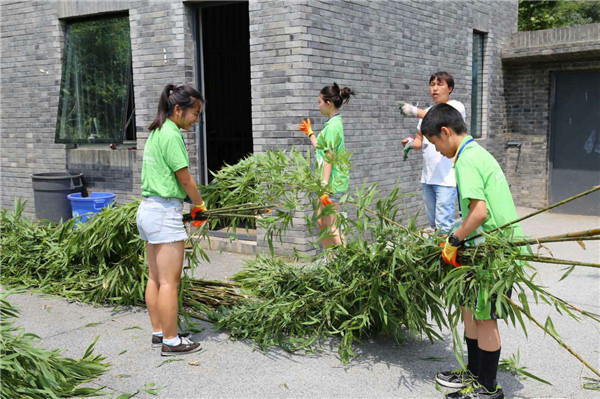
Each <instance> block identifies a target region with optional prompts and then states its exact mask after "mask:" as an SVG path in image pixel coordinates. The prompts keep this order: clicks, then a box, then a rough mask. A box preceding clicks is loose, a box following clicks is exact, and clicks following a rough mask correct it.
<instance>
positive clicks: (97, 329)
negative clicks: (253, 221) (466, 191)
mask: <svg viewBox="0 0 600 399" xmlns="http://www.w3.org/2000/svg"><path fill="white" fill-rule="evenodd" d="M518 211H519V214H520V215H524V214H527V213H529V212H531V211H532V210H531V209H525V208H520V209H519V210H518ZM522 224H523V228H524V231H525V234H527V235H529V236H533V237H541V236H546V235H551V234H557V233H563V232H570V231H579V230H585V229H590V228H598V227H600V218H597V217H589V216H585V217H584V216H572V215H561V214H547V213H546V214H541V215H538V216H535V217H534V218H531V219H529V220H527V221H525V222H523V223H522ZM547 248H548V249H549V250H550V251H551V252H552V253H553V255H554V256H555V257H557V258H565V259H573V260H580V261H584V260H585V261H589V262H595V263H599V262H600V242H599V241H588V242H587V243H586V250H583V249H582V248H581V247H580V246H579V245H578V244H577V243H565V244H548V245H547ZM541 251H542V252H543V251H545V249H542V250H541ZM209 256H210V258H211V263H210V264H205V265H202V266H201V268H200V270H198V272H197V275H196V277H199V278H208V279H223V278H226V277H229V276H232V275H233V274H234V273H235V272H236V271H237V270H240V269H241V268H243V267H244V260H246V259H249V258H250V256H244V255H236V254H231V253H218V252H210V253H209ZM536 266H537V268H538V271H539V277H540V280H541V282H542V283H543V284H545V285H546V286H548V287H549V290H550V291H551V292H552V293H553V294H555V295H557V296H559V297H561V298H564V299H566V300H568V301H570V302H571V303H572V304H574V305H576V306H579V307H582V308H584V309H587V310H589V311H592V312H596V313H600V270H598V269H592V268H585V267H580V268H577V269H576V270H575V271H574V272H573V273H572V274H571V275H570V276H569V277H568V278H567V279H565V280H563V281H559V279H560V277H561V275H562V271H561V269H562V268H563V266H560V265H558V266H557V265H547V264H543V265H541V264H537V265H536ZM9 301H10V302H11V303H13V304H14V305H16V306H17V307H18V308H20V310H21V316H20V318H19V321H18V324H19V325H20V326H22V327H23V328H24V329H25V330H26V331H27V332H32V333H35V334H38V335H39V336H40V337H41V338H42V342H41V343H40V345H42V346H43V347H46V348H51V349H54V348H63V349H64V355H66V356H69V357H76V358H78V357H81V356H82V355H83V353H84V351H85V349H86V348H87V346H88V345H89V344H90V343H91V342H92V340H93V339H94V338H95V337H96V336H100V338H99V340H98V343H97V345H96V352H97V353H101V354H103V355H104V356H106V357H107V361H108V362H110V363H111V366H110V369H109V370H108V371H107V372H106V373H105V374H104V375H103V376H101V377H100V378H98V379H97V380H96V381H94V383H93V385H98V386H105V387H106V388H105V391H106V392H109V393H110V396H109V397H117V396H118V395H120V394H122V393H130V394H133V393H135V392H137V391H139V392H138V394H137V395H136V396H135V397H136V398H152V397H155V396H153V395H150V394H148V393H145V392H144V391H142V390H143V389H146V388H148V387H150V386H151V384H156V385H155V386H158V387H163V388H162V389H160V390H159V391H158V397H161V398H392V397H393V398H407V399H408V398H421V399H425V398H441V397H442V394H441V393H440V392H439V391H437V390H436V389H435V387H434V384H433V383H432V377H433V375H434V374H435V373H436V372H438V371H440V370H446V369H449V368H455V367H456V366H457V365H458V363H457V361H456V360H455V358H454V355H453V353H452V347H451V338H450V335H449V332H448V331H442V333H443V334H444V336H445V337H446V340H445V341H443V342H436V343H434V344H430V343H429V342H428V341H409V342H406V343H405V344H404V345H402V346H398V345H397V344H395V343H394V342H393V340H391V339H389V338H386V337H380V338H377V339H374V340H372V341H369V342H365V343H364V344H363V345H360V346H357V352H358V353H359V354H360V356H359V358H358V359H355V360H353V361H352V362H351V363H350V364H349V365H343V364H342V363H341V362H340V360H339V358H338V356H337V350H336V347H337V341H336V340H332V341H330V342H326V343H325V344H324V345H323V347H322V348H321V350H320V351H319V353H317V354H311V355H305V354H293V355H292V354H288V353H286V352H284V351H283V350H280V349H278V348H273V349H271V350H269V351H267V352H266V353H263V352H261V351H260V350H258V349H255V348H253V346H252V342H239V341H238V342H232V341H230V340H229V337H228V335H227V334H226V333H224V332H219V331H214V330H213V329H212V328H211V325H210V324H209V323H202V325H203V326H204V327H205V330H204V331H203V332H201V333H198V334H196V335H194V339H195V340H199V341H201V342H202V343H203V348H204V349H203V351H202V352H200V353H196V354H191V355H187V356H180V357H177V358H173V361H165V360H167V359H170V358H163V357H161V356H160V350H158V349H151V348H150V331H151V329H150V324H149V319H148V316H147V313H146V310H145V309H144V308H135V309H120V310H115V309H113V308H110V307H94V306H90V305H86V304H79V303H73V302H69V301H67V300H65V299H62V298H59V297H51V296H47V295H40V294H15V295H12V296H10V297H9ZM533 313H534V314H535V316H536V317H538V318H539V319H540V320H542V321H543V320H545V317H546V316H547V315H552V317H553V321H554V325H555V327H556V329H557V331H558V332H559V333H560V334H561V335H562V337H563V338H564V340H565V341H566V342H567V343H568V344H569V345H571V347H572V348H573V349H574V350H575V351H576V352H577V353H579V354H581V355H582V356H583V357H584V358H585V359H586V360H587V361H588V362H589V363H590V364H591V365H592V366H593V367H595V368H596V369H600V331H599V325H598V324H594V323H591V322H589V321H587V320H584V321H582V322H580V323H576V322H574V321H573V320H572V319H570V318H568V317H564V316H560V315H558V314H557V313H556V312H555V311H553V310H552V309H550V308H549V307H548V306H543V305H539V306H535V307H534V309H533ZM526 324H527V328H528V336H525V335H524V334H523V332H522V331H521V329H520V328H514V327H512V326H509V325H507V324H505V323H501V336H502V340H503V345H502V355H501V358H506V357H509V356H510V355H511V354H516V353H517V352H519V353H520V358H521V365H522V366H526V367H527V370H528V371H529V372H531V373H533V374H535V375H537V376H539V377H541V378H544V379H546V380H548V381H551V382H552V383H553V385H552V386H548V385H545V384H542V383H540V382H537V381H534V380H531V379H525V380H523V379H518V378H517V377H515V376H513V375H511V374H509V373H506V372H501V373H499V376H498V378H499V382H500V384H501V385H502V386H503V389H504V391H505V393H506V395H507V397H508V398H573V399H574V398H578V399H579V398H600V392H598V391H591V390H586V389H583V388H582V386H583V384H584V383H585V382H586V380H585V379H584V377H594V375H593V373H591V372H590V371H589V370H587V369H586V368H585V367H584V366H583V365H582V364H581V363H580V362H579V361H578V360H577V359H575V357H573V356H572V355H571V354H569V353H568V352H567V351H566V350H565V349H563V348H562V347H561V346H559V344H558V343H556V342H555V341H554V340H553V339H552V338H551V337H550V336H547V335H546V336H545V335H544V334H543V332H542V331H541V330H540V329H539V328H538V327H536V326H535V325H534V324H532V323H530V322H526Z"/></svg>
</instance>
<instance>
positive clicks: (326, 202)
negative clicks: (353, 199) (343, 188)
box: [321, 180, 333, 206]
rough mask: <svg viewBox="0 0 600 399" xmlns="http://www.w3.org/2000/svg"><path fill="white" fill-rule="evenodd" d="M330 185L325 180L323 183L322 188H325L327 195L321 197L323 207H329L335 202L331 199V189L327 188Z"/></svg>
mask: <svg viewBox="0 0 600 399" xmlns="http://www.w3.org/2000/svg"><path fill="white" fill-rule="evenodd" d="M328 184H329V183H327V182H326V181H325V180H323V181H322V182H321V187H323V188H324V189H325V194H323V195H321V204H323V206H327V205H331V204H333V202H332V201H331V199H330V198H329V188H328V187H327V186H328Z"/></svg>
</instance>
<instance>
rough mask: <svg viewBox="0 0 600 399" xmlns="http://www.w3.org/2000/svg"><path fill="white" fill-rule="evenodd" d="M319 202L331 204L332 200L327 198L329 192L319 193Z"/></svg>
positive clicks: (324, 204) (325, 204)
mask: <svg viewBox="0 0 600 399" xmlns="http://www.w3.org/2000/svg"><path fill="white" fill-rule="evenodd" d="M321 204H323V206H327V205H331V204H333V201H331V200H330V199H329V194H327V193H325V194H323V195H321Z"/></svg>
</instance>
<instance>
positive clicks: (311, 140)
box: [308, 134, 317, 148]
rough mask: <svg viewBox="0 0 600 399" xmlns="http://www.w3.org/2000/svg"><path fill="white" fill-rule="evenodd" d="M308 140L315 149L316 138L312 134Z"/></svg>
mask: <svg viewBox="0 0 600 399" xmlns="http://www.w3.org/2000/svg"><path fill="white" fill-rule="evenodd" d="M308 139H309V140H310V143H311V144H312V146H313V147H314V148H317V136H315V135H314V134H311V135H310V137H309V138H308Z"/></svg>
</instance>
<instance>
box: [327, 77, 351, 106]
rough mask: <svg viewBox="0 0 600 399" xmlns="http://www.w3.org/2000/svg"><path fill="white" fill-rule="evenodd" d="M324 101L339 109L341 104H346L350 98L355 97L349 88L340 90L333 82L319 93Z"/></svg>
mask: <svg viewBox="0 0 600 399" xmlns="http://www.w3.org/2000/svg"><path fill="white" fill-rule="evenodd" d="M320 94H321V96H322V97H323V100H324V101H330V102H332V103H333V105H335V107H336V108H340V107H341V106H342V105H343V104H347V103H348V101H350V96H355V95H356V94H355V93H354V91H353V90H352V89H351V88H349V87H344V88H343V89H340V86H339V85H338V84H337V83H335V82H333V84H332V85H330V86H325V87H323V88H322V89H321V92H320Z"/></svg>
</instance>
